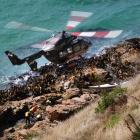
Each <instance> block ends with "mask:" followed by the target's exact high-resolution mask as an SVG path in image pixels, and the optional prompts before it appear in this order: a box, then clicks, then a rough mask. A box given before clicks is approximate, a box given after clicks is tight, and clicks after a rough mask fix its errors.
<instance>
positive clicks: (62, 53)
mask: <svg viewBox="0 0 140 140" xmlns="http://www.w3.org/2000/svg"><path fill="white" fill-rule="evenodd" d="M65 55H67V52H66V51H64V52H60V53H59V56H60V57H64V56H65Z"/></svg>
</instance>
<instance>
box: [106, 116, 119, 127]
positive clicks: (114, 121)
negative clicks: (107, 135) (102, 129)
mask: <svg viewBox="0 0 140 140" xmlns="http://www.w3.org/2000/svg"><path fill="white" fill-rule="evenodd" d="M119 121H120V115H119V114H113V115H111V116H110V117H109V119H108V120H107V122H106V128H113V127H114V126H115V125H116V124H118V122H119Z"/></svg>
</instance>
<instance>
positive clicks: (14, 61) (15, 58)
mask: <svg viewBox="0 0 140 140" xmlns="http://www.w3.org/2000/svg"><path fill="white" fill-rule="evenodd" d="M5 54H6V55H7V56H8V58H9V60H10V61H11V63H12V64H13V65H21V64H23V63H24V62H25V60H24V59H20V58H18V56H17V55H15V54H13V53H12V52H10V51H5Z"/></svg>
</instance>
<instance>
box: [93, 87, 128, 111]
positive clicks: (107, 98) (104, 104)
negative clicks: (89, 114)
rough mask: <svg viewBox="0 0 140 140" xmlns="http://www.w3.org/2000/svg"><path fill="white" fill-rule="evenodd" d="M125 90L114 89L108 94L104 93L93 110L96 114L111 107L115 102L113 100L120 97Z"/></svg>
mask: <svg viewBox="0 0 140 140" xmlns="http://www.w3.org/2000/svg"><path fill="white" fill-rule="evenodd" d="M124 92H126V89H124V88H120V87H119V88H115V89H113V90H112V91H111V92H109V93H104V94H103V96H102V97H101V101H100V102H99V103H98V107H97V108H96V109H95V112H96V113H103V112H104V111H105V109H106V108H108V107H109V106H110V105H112V104H113V103H114V102H115V99H116V98H117V97H119V96H121V95H122V94H123V93H124Z"/></svg>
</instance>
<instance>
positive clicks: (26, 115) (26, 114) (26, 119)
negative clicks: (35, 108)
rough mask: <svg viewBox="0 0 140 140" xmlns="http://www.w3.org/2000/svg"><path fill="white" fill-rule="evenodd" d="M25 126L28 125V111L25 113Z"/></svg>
mask: <svg viewBox="0 0 140 140" xmlns="http://www.w3.org/2000/svg"><path fill="white" fill-rule="evenodd" d="M25 121H26V125H30V111H27V112H25Z"/></svg>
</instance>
